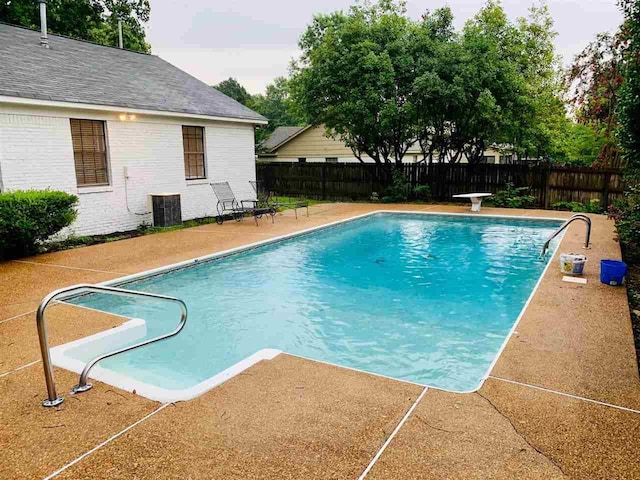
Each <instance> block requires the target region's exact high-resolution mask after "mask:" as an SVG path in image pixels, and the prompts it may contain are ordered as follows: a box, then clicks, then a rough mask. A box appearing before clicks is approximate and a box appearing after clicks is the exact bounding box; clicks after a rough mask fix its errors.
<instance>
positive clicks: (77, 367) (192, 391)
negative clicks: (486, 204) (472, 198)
mask: <svg viewBox="0 0 640 480" xmlns="http://www.w3.org/2000/svg"><path fill="white" fill-rule="evenodd" d="M380 214H392V215H396V214H399V215H430V216H451V217H471V218H473V217H481V218H500V219H516V220H527V221H558V222H565V221H566V218H560V217H546V216H545V217H532V216H526V215H499V214H482V213H471V212H469V213H454V212H425V211H416V210H384V209H381V210H374V211H371V212H367V213H364V214H361V215H356V216H353V217H349V218H345V219H341V220H336V221H334V222H329V223H326V224H323V225H318V226H315V227H310V228H307V229H303V230H299V231H296V232H292V233H288V234H284V235H279V236H276V237H273V238H269V239H265V240H261V241H258V242H253V243H250V244H247V245H242V246H239V247H234V248H231V249H227V250H223V251H221V252H216V253H212V254H207V255H202V256H199V257H195V258H192V259H189V260H184V261H181V262H176V263H173V264H169V265H164V266H161V267H157V268H153V269H149V270H145V271H142V272H138V273H135V274H131V275H125V276H123V277H118V278H115V279H111V280H107V281H105V282H101V283H98V284H97V285H100V286H121V285H123V284H126V283H129V282H132V281H137V280H142V279H145V278H150V277H154V276H157V275H162V274H165V273H169V272H173V271H176V270H180V269H183V268H189V267H192V266H195V265H198V264H200V263H206V262H209V261H214V260H218V259H221V258H225V257H228V256H232V255H235V254H239V253H244V252H247V251H250V250H254V249H257V248H262V247H265V246H268V245H271V244H275V243H280V242H283V241H286V240H289V239H292V238H297V237H301V236H305V235H309V234H312V233H315V232H317V231H321V230H325V229H330V228H333V227H336V226H339V225H343V224H346V223H350V222H353V221H357V220H360V219H363V218H367V217H371V216H375V215H380ZM565 234H566V229H565V230H564V231H563V232H562V233H561V234H560V235H558V237H557V238H558V242H557V243H556V246H555V248H554V249H553V250H550V251H549V260H548V261H547V265H546V266H545V268H544V270H543V271H542V273H541V274H540V276H539V278H538V280H537V282H536V284H535V286H534V288H533V290H532V291H531V293H530V295H529V297H528V298H527V300H526V302H525V303H524V305H523V307H522V309H521V311H520V313H519V315H518V317H517V318H516V320H515V321H514V324H513V325H512V327H511V329H510V330H509V332H508V333H507V334H506V336H505V339H504V341H503V343H502V344H501V346H500V348H499V349H498V352H497V353H496V355H495V357H494V359H493V361H492V362H491V364H490V365H489V368H488V369H487V371H486V372H485V374H484V375H483V376H482V378H481V380H480V382H479V384H478V385H477V387H476V388H474V389H471V390H465V391H456V390H449V389H445V388H441V387H435V386H432V385H428V384H422V383H418V382H413V381H410V380H405V379H400V378H394V377H390V376H386V375H383V374H378V373H375V372H368V371H366V370H361V369H357V368H354V367H348V366H345V365H340V364H335V363H332V362H327V361H323V360H316V359H313V358H308V357H304V356H300V355H295V354H290V353H288V352H284V353H287V354H288V355H291V356H294V357H298V358H303V359H306V360H310V361H314V362H318V363H324V364H326V365H332V366H335V367H339V368H345V369H348V370H353V371H357V372H362V373H366V374H369V375H375V376H378V377H383V378H387V379H391V380H395V381H399V382H403V383H409V384H412V385H417V386H420V387H423V388H425V389H434V390H440V391H444V392H450V393H456V394H467V393H475V392H477V391H478V390H480V389H481V388H482V386H483V385H484V383H485V382H486V380H487V379H488V378H489V377H490V375H491V372H492V370H493V368H494V367H495V365H496V363H497V362H498V360H499V359H500V356H501V355H502V353H503V352H504V349H505V348H506V346H507V344H508V342H509V340H510V339H511V337H512V336H513V334H514V332H515V331H516V328H517V327H518V324H519V323H520V321H521V320H522V318H523V317H524V314H525V313H526V311H527V308H528V307H529V305H530V303H531V301H532V300H533V297H534V295H535V294H536V292H537V290H538V288H539V287H540V284H541V283H542V280H543V279H544V277H545V275H546V274H547V271H548V269H549V267H550V266H551V264H552V261H553V258H554V257H555V255H556V253H557V251H558V249H559V248H560V245H561V243H562V240H563V238H564V236H565ZM83 295H87V292H78V293H71V294H68V295H62V296H60V297H59V301H64V300H70V299H72V298H77V297H80V296H83ZM72 305H73V304H72ZM74 306H75V305H74ZM78 306H80V307H82V308H88V309H91V310H95V309H92V308H91V307H84V306H82V305H78ZM119 316H122V315H119ZM123 318H128V317H123ZM135 320H138V321H139V319H131V320H130V321H128V322H126V323H125V324H123V325H121V326H120V327H116V328H113V329H110V330H106V331H103V332H99V333H97V334H94V335H91V336H88V337H83V338H81V339H78V340H75V341H73V342H69V343H66V344H63V345H60V346H57V347H55V348H52V349H51V359H52V363H53V364H54V365H55V366H57V367H61V368H65V369H67V370H70V371H72V372H75V373H78V374H80V373H81V372H82V370H83V368H84V363H83V362H81V361H79V360H76V359H74V358H72V357H70V356H68V353H69V351H70V350H72V349H75V348H77V347H79V346H82V345H84V344H88V343H92V342H94V341H96V340H98V339H102V340H104V339H105V338H108V337H109V336H114V335H118V334H120V333H122V332H123V331H126V330H127V328H131V327H132V326H133V327H135V326H136V325H137V324H135V323H132V322H135ZM143 322H144V321H143ZM127 325H129V327H126V326H127ZM280 353H283V352H282V351H281V350H277V349H272V348H265V349H261V350H259V351H258V352H256V353H254V354H253V355H250V356H248V357H246V358H244V359H242V360H240V361H239V362H237V363H236V364H234V365H232V366H230V367H228V368H226V369H224V370H223V371H221V372H218V373H217V374H215V375H213V376H212V377H209V378H208V379H206V380H204V381H202V382H200V383H197V384H196V385H194V386H192V387H189V388H186V389H174V390H172V389H165V388H161V387H157V386H155V385H151V384H148V383H145V382H142V381H139V380H135V379H133V378H132V377H130V376H127V375H124V374H121V373H116V372H115V371H113V370H110V369H107V368H104V367H101V366H100V365H96V366H95V367H94V368H93V369H92V371H91V375H90V378H92V379H94V380H98V381H101V382H104V383H107V384H109V385H112V386H114V387H116V388H121V389H123V390H126V391H133V392H135V393H136V394H138V395H141V396H143V397H145V398H148V399H150V400H155V401H158V402H162V403H172V402H177V401H188V400H192V399H194V398H196V397H199V396H201V395H203V394H204V393H206V392H208V391H209V390H211V389H213V388H215V387H217V386H219V385H221V384H222V383H224V382H226V381H227V380H229V379H231V378H233V377H234V376H236V375H238V374H239V373H241V372H243V371H245V370H247V369H248V368H250V367H251V366H253V365H255V364H256V363H258V362H260V361H262V360H271V359H273V358H275V357H276V356H278V355H279V354H280Z"/></svg>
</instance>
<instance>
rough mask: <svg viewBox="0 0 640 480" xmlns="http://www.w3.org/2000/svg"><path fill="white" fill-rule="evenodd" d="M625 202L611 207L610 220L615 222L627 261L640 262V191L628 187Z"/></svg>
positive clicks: (621, 201)
mask: <svg viewBox="0 0 640 480" xmlns="http://www.w3.org/2000/svg"><path fill="white" fill-rule="evenodd" d="M627 189H628V190H627V192H626V193H625V197H624V199H623V200H619V201H617V202H615V203H614V204H613V205H610V206H609V212H608V213H609V218H611V219H613V220H615V222H616V230H617V231H618V240H619V241H620V243H621V244H622V248H623V250H624V256H625V259H627V260H629V261H630V262H633V263H636V262H638V261H640V191H637V190H638V189H637V188H634V187H633V186H628V187H627Z"/></svg>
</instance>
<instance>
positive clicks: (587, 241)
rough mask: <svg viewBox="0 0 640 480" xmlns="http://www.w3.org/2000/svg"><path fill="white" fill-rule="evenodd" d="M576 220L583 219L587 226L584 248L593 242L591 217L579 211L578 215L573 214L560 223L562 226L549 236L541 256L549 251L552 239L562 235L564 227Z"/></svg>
mask: <svg viewBox="0 0 640 480" xmlns="http://www.w3.org/2000/svg"><path fill="white" fill-rule="evenodd" d="M576 220H582V221H583V222H584V223H585V224H586V226H587V231H586V235H585V240H584V248H589V245H590V242H591V219H590V218H589V217H587V216H586V215H584V214H583V213H578V214H576V215H573V216H572V217H571V218H570V219H569V220H567V221H566V222H564V223H563V224H562V225H560V227H558V229H557V230H556V231H555V232H553V233H552V234H551V236H550V237H549V238H547V241H546V242H544V246H543V247H542V253H541V254H540V256H541V257H544V255H545V253H547V250H548V249H549V244H550V243H551V240H553V239H554V238H556V237H557V236H558V235H560V233H562V232H563V231H564V229H566V228H567V227H568V226H569V225H571V224H572V223H573V222H575V221H576Z"/></svg>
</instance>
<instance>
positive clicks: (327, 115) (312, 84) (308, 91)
mask: <svg viewBox="0 0 640 480" xmlns="http://www.w3.org/2000/svg"><path fill="white" fill-rule="evenodd" d="M413 39H414V35H413V25H412V23H411V21H410V20H409V19H408V18H407V17H406V16H405V5H404V2H403V1H399V2H393V1H391V0H381V1H380V2H379V3H377V4H375V5H370V4H368V3H365V4H363V5H362V6H361V5H356V6H354V7H352V8H351V9H350V10H349V12H348V13H342V12H337V13H332V14H329V15H317V16H315V17H314V19H313V22H312V24H311V25H310V26H309V27H308V28H307V30H306V31H305V32H304V34H303V35H302V37H301V39H300V42H299V46H300V49H301V50H302V56H301V59H300V61H299V62H298V63H297V64H295V65H294V66H293V80H292V82H293V95H294V98H295V100H296V101H297V103H298V105H299V107H300V109H301V111H302V112H303V114H304V115H305V117H306V119H307V120H308V122H309V123H312V124H314V125H320V124H324V125H325V126H326V128H327V130H328V133H329V135H331V136H333V137H335V138H339V139H340V140H341V141H343V142H344V143H345V144H346V145H347V146H348V147H350V148H351V150H352V151H353V153H354V155H355V157H356V158H358V159H359V160H360V161H364V160H363V157H364V156H365V155H368V156H369V157H370V158H372V159H373V160H374V161H375V162H376V163H378V164H388V165H390V164H393V163H395V164H396V165H400V164H401V162H402V158H403V157H404V155H405V153H406V152H407V150H408V148H409V147H410V146H411V145H413V144H414V143H415V142H416V141H417V139H418V132H417V128H418V127H417V122H416V105H415V103H414V101H413V98H412V93H413V81H414V78H415V75H414V72H415V66H416V62H417V60H418V59H417V58H416V57H415V56H414V55H413V53H414V51H413V48H414V45H413V44H412V40H413Z"/></svg>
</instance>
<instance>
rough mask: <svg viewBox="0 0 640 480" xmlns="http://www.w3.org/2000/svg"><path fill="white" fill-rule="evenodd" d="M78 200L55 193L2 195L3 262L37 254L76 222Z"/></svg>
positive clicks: (0, 236)
mask: <svg viewBox="0 0 640 480" xmlns="http://www.w3.org/2000/svg"><path fill="white" fill-rule="evenodd" d="M77 204H78V197H76V196H75V195H70V194H68V193H65V192H58V191H52V190H27V191H21V190H18V191H14V192H9V193H1V194H0V259H9V258H17V257H21V256H25V255H30V254H33V253H36V252H37V250H38V246H39V245H40V244H42V242H44V241H45V240H47V239H48V238H49V237H51V236H52V235H54V234H56V233H58V232H59V231H60V230H62V229H63V228H64V227H68V226H69V225H71V223H73V221H74V220H75V219H76V216H77V212H76V206H77Z"/></svg>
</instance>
